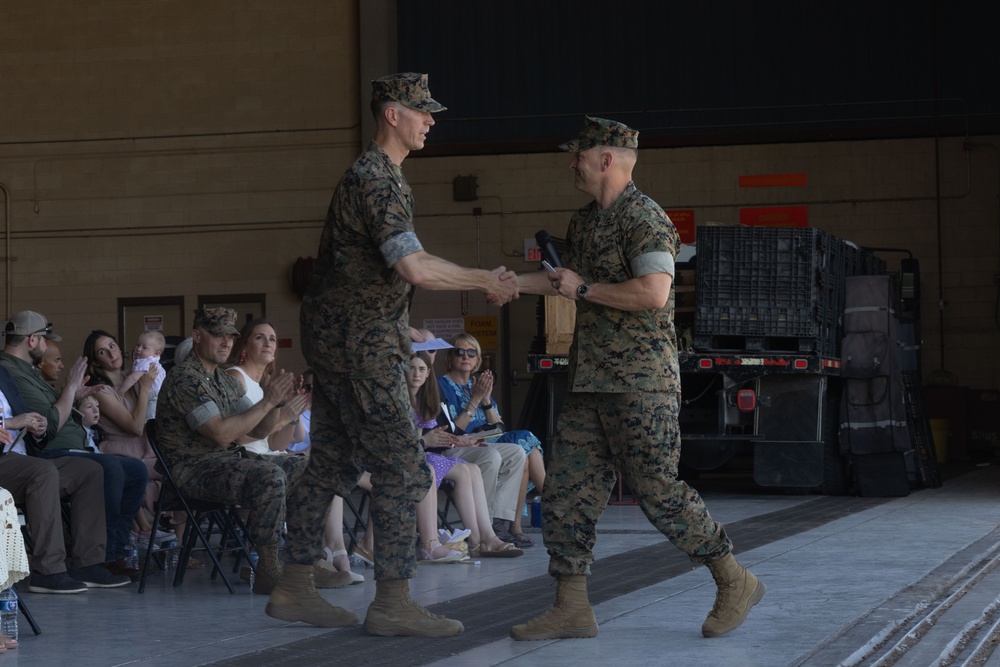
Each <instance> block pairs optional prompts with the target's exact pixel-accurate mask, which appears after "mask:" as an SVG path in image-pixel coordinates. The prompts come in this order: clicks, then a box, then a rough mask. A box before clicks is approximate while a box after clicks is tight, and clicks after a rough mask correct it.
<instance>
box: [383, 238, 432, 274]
mask: <svg viewBox="0 0 1000 667" xmlns="http://www.w3.org/2000/svg"><path fill="white" fill-rule="evenodd" d="M423 249H424V247H423V246H422V245H421V244H420V240H419V239H418V238H417V235H416V233H415V232H403V233H401V234H396V235H395V236H393V237H392V238H390V239H389V240H388V241H386V242H385V243H383V244H382V245H381V246H379V250H380V251H381V252H382V256H383V257H384V258H385V265H386V266H392V265H393V264H395V263H396V262H398V261H399V260H401V259H402V258H404V257H406V256H407V255H412V254H413V253H415V252H418V251H420V250H423Z"/></svg>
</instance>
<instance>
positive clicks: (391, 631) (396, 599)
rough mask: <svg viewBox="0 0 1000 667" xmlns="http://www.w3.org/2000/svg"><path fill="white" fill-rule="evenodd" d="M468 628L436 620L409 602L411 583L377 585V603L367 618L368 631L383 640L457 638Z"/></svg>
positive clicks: (366, 626) (405, 581)
mask: <svg viewBox="0 0 1000 667" xmlns="http://www.w3.org/2000/svg"><path fill="white" fill-rule="evenodd" d="M463 630H465V626H463V625H462V623H461V622H459V621H453V620H452V619H450V618H444V617H443V616H436V615H434V614H432V613H430V612H429V611H427V610H426V609H424V608H423V607H421V606H420V605H419V604H417V603H416V602H414V601H413V600H412V599H411V598H410V580H409V579H386V580H383V581H376V582H375V599H374V600H373V601H372V603H371V606H369V607H368V614H367V615H366V616H365V631H366V632H367V633H368V634H370V635H379V636H382V637H454V636H455V635H460V634H462V631H463Z"/></svg>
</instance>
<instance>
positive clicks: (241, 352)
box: [225, 318, 309, 468]
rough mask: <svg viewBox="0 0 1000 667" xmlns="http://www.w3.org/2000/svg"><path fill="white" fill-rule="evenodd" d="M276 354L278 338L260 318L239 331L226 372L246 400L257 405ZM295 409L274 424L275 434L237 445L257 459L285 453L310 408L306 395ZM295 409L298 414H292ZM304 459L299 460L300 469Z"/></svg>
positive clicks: (247, 438) (297, 398) (297, 400)
mask: <svg viewBox="0 0 1000 667" xmlns="http://www.w3.org/2000/svg"><path fill="white" fill-rule="evenodd" d="M277 351H278V334H277V333H276V332H275V330H274V325H273V324H271V323H270V322H269V321H267V320H265V319H263V318H257V319H254V320H250V321H249V322H247V323H246V324H245V325H243V329H242V330H241V331H240V335H239V337H238V338H237V339H236V341H235V342H234V343H233V349H232V351H231V352H230V353H229V358H228V359H227V360H226V364H225V366H226V372H227V373H229V374H230V375H231V376H233V377H234V378H236V381H237V382H239V383H240V385H241V386H242V387H243V390H244V392H245V393H246V395H247V397H248V398H249V399H250V400H251V401H253V402H254V403H256V402H257V401H259V400H260V399H261V398H263V396H264V389H263V388H264V387H265V386H266V385H267V383H268V382H269V381H270V379H271V375H272V373H273V372H274V364H275V361H276V354H277ZM292 400H293V401H294V405H289V406H288V410H287V412H288V413H289V414H290V415H294V416H293V417H292V419H291V420H289V421H287V422H279V423H277V424H275V427H274V430H273V431H272V432H270V433H268V434H267V435H266V436H265V437H263V438H256V439H253V438H251V437H250V436H244V437H243V438H240V439H238V440H237V443H238V444H239V445H240V446H241V447H243V448H244V449H245V450H247V451H248V452H251V453H253V454H258V455H265V454H277V453H280V452H283V451H285V450H286V449H288V446H289V445H290V444H291V443H292V441H293V440H294V434H295V430H296V429H295V427H296V426H297V425H298V424H299V422H300V420H301V414H302V411H303V410H305V409H306V408H307V407H309V394H308V393H307V392H300V393H299V394H297V395H296V396H295V398H294V399H292ZM295 409H297V410H298V413H295V412H294V410H295ZM306 460H307V459H305V458H302V457H299V458H298V461H299V463H300V464H301V467H302V468H305V465H306Z"/></svg>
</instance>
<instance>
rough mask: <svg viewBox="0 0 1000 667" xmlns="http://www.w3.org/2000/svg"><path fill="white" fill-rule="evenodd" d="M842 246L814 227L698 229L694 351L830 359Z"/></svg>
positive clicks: (834, 341)
mask: <svg viewBox="0 0 1000 667" xmlns="http://www.w3.org/2000/svg"><path fill="white" fill-rule="evenodd" d="M843 245H844V244H843V242H842V241H841V240H840V239H838V238H836V237H834V236H832V235H830V234H828V233H826V232H824V231H822V230H820V229H799V228H782V227H702V228H700V229H699V234H698V257H697V262H698V268H697V274H696V276H697V281H698V289H697V291H696V311H697V312H696V318H695V336H694V346H695V349H697V350H701V351H733V352H739V351H749V352H775V353H778V352H793V353H804V354H809V353H815V354H821V355H836V353H837V350H838V348H839V338H840V336H839V330H838V323H839V318H840V311H841V309H842V308H841V305H842V303H843V300H842V299H843V296H842V288H841V285H842V283H843V280H842V276H843V271H844V270H845V269H844V263H845V262H846V261H847V260H846V259H845V257H844V256H843V252H842V248H843Z"/></svg>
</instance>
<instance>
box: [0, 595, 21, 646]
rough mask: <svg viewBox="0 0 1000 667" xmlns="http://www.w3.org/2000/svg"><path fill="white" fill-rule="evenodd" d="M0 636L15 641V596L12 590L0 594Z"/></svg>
mask: <svg viewBox="0 0 1000 667" xmlns="http://www.w3.org/2000/svg"><path fill="white" fill-rule="evenodd" d="M0 634H2V635H3V636H4V637H6V638H7V639H17V594H16V593H14V589H12V588H5V589H4V590H3V592H0Z"/></svg>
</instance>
